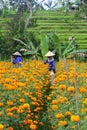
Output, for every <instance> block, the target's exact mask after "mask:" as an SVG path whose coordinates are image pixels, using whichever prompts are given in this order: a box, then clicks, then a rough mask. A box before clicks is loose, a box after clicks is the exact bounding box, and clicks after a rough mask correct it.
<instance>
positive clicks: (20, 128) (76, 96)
mask: <svg viewBox="0 0 87 130" xmlns="http://www.w3.org/2000/svg"><path fill="white" fill-rule="evenodd" d="M67 70H68V73H67V72H66V71H65V67H64V62H63V60H62V61H60V62H58V63H56V73H55V80H54V84H53V85H50V81H51V79H50V74H49V71H48V66H47V65H45V64H44V63H43V61H35V60H31V61H30V60H29V61H26V62H25V63H23V64H22V67H21V68H16V67H12V66H11V63H10V62H5V61H1V62H0V130H86V129H87V62H76V69H75V68H74V62H73V60H67Z"/></svg>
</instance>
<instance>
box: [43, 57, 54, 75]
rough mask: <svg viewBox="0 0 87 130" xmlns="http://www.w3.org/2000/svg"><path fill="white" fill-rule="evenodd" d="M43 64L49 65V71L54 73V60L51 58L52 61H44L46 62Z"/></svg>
mask: <svg viewBox="0 0 87 130" xmlns="http://www.w3.org/2000/svg"><path fill="white" fill-rule="evenodd" d="M44 63H45V64H46V63H48V65H49V71H51V70H53V72H54V73H55V61H54V58H52V60H49V58H48V59H46V61H45V62H44Z"/></svg>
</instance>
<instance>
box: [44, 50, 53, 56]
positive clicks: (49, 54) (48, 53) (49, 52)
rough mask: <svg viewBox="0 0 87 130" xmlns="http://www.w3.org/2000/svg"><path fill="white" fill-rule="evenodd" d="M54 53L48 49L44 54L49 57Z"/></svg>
mask: <svg viewBox="0 0 87 130" xmlns="http://www.w3.org/2000/svg"><path fill="white" fill-rule="evenodd" d="M54 55H55V54H54V53H53V52H51V51H48V52H47V54H46V55H45V56H47V57H50V56H54Z"/></svg>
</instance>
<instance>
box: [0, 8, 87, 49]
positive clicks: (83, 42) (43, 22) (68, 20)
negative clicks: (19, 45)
mask: <svg viewBox="0 0 87 130" xmlns="http://www.w3.org/2000/svg"><path fill="white" fill-rule="evenodd" d="M13 14H14V12H11V15H8V17H7V16H6V18H2V17H1V18H0V32H1V33H2V34H3V35H5V34H6V33H8V32H9V30H8V24H7V23H8V22H9V21H10V20H11V18H12V17H13V16H12V15H13ZM11 16H12V17H11ZM32 20H35V21H36V23H35V24H34V26H32V27H29V28H28V29H27V32H42V33H50V32H55V33H56V34H57V35H58V36H59V38H60V40H61V41H62V42H63V43H64V44H66V43H67V42H68V41H69V37H70V36H72V35H73V36H75V39H76V43H77V44H78V46H79V48H87V21H85V20H84V19H81V18H80V17H76V15H75V13H74V12H73V11H70V12H69V13H68V14H67V13H64V12H63V11H61V12H60V11H59V10H57V11H44V10H40V11H37V12H34V14H33V17H32Z"/></svg>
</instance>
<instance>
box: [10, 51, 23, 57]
mask: <svg viewBox="0 0 87 130" xmlns="http://www.w3.org/2000/svg"><path fill="white" fill-rule="evenodd" d="M12 55H13V56H21V54H20V53H19V52H18V51H16V52H15V53H13V54H12Z"/></svg>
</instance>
